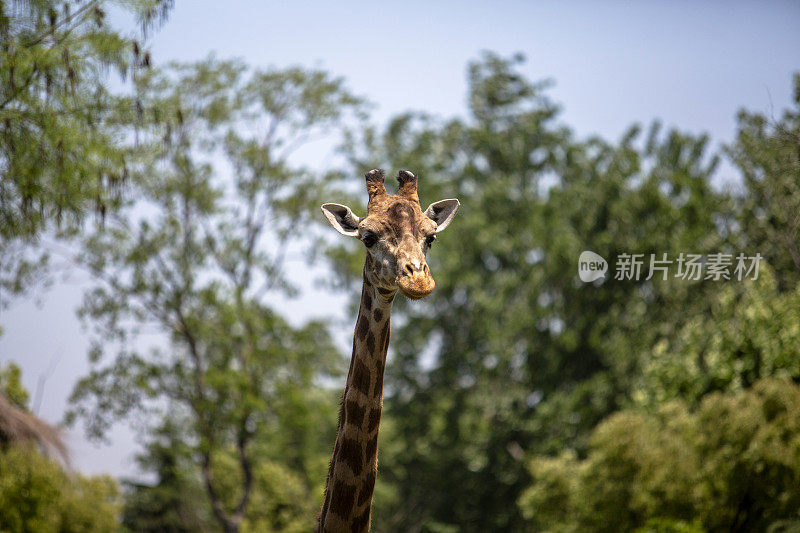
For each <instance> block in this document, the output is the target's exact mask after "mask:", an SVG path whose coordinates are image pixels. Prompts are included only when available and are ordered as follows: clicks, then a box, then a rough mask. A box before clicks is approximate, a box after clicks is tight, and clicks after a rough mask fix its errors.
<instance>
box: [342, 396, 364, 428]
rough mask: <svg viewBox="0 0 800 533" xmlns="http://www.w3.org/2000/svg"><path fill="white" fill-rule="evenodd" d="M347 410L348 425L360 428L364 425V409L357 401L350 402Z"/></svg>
mask: <svg viewBox="0 0 800 533" xmlns="http://www.w3.org/2000/svg"><path fill="white" fill-rule="evenodd" d="M345 409H346V413H347V423H348V424H352V425H354V426H356V427H359V428H360V427H361V426H362V425H363V424H364V408H363V407H361V406H360V405H358V403H356V402H355V401H353V400H350V401H349V402H347V406H346V407H345Z"/></svg>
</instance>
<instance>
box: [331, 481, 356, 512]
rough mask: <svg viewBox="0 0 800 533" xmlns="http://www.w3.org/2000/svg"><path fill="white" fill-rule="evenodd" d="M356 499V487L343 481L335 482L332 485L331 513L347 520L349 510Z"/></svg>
mask: <svg viewBox="0 0 800 533" xmlns="http://www.w3.org/2000/svg"><path fill="white" fill-rule="evenodd" d="M355 499H356V487H355V486H354V485H350V484H349V483H345V482H344V481H341V480H339V481H336V483H334V485H333V497H332V498H331V508H330V509H331V511H332V512H334V513H336V514H337V515H339V516H341V517H342V518H344V519H347V517H348V515H349V514H350V509H352V508H353V502H355Z"/></svg>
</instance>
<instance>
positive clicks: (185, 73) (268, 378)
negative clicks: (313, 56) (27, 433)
mask: <svg viewBox="0 0 800 533" xmlns="http://www.w3.org/2000/svg"><path fill="white" fill-rule="evenodd" d="M136 83H137V98H138V99H139V100H140V101H141V102H142V105H143V106H144V107H145V108H146V109H152V110H154V112H157V113H156V114H157V115H158V116H155V117H153V119H152V121H149V122H147V123H146V124H145V125H144V126H141V125H140V127H139V130H138V133H137V134H138V136H139V138H138V145H137V146H138V148H137V150H136V152H135V155H136V158H135V159H131V169H132V172H133V173H134V176H135V179H134V180H132V182H133V183H135V184H136V187H135V189H134V190H132V192H131V196H130V198H131V199H132V201H131V202H129V203H127V204H126V205H125V206H124V207H123V208H122V209H120V210H119V211H118V212H116V213H111V214H109V215H108V217H107V219H106V221H105V223H104V224H98V225H97V226H96V227H95V229H94V231H93V232H91V233H90V234H88V235H87V236H86V237H85V239H84V243H85V248H84V253H83V255H82V258H81V260H82V262H83V263H84V264H86V265H88V266H89V268H90V269H91V270H92V271H93V273H94V274H95V276H96V277H97V279H98V280H99V283H98V285H97V286H96V287H95V288H94V289H93V290H91V291H90V292H88V293H87V294H86V298H85V302H84V306H83V308H82V310H81V313H82V314H83V316H84V317H85V318H86V319H88V320H91V321H92V323H93V324H95V326H96V331H97V334H98V337H97V341H96V342H95V345H94V348H93V349H92V351H91V353H90V359H91V362H92V371H91V373H90V374H89V376H87V377H86V378H84V379H83V380H81V381H80V382H79V383H78V385H77V387H76V388H75V391H74V394H73V396H72V406H73V407H72V411H71V413H70V418H71V419H73V420H74V419H75V418H77V417H80V418H82V419H83V420H84V422H85V423H86V427H87V429H88V431H89V433H90V434H91V435H93V436H95V437H102V436H103V435H104V434H105V432H106V431H107V429H108V428H109V426H110V425H111V424H112V423H115V422H116V421H118V420H120V419H123V418H128V419H129V420H131V421H136V420H137V419H139V418H140V417H147V419H148V420H151V421H153V422H152V423H150V424H148V425H146V427H145V429H148V428H149V429H151V430H153V429H155V428H157V427H159V426H160V424H161V423H162V422H163V421H164V420H165V416H167V412H168V413H169V417H170V418H171V424H172V425H171V426H170V427H171V431H172V432H173V433H174V435H173V436H171V437H170V441H169V442H171V443H172V444H170V445H169V446H174V445H175V443H176V442H178V441H182V442H184V443H186V446H187V450H186V451H185V452H181V457H184V459H182V460H181V462H180V464H181V465H183V466H185V467H187V468H191V469H192V471H191V472H186V473H185V474H184V476H183V477H181V478H177V477H175V476H171V475H170V469H171V468H173V466H170V464H171V463H169V462H165V461H166V460H167V459H168V458H169V457H163V460H162V459H159V457H162V456H163V455H164V453H166V452H165V451H164V450H162V448H161V447H159V446H156V445H155V444H153V446H155V447H152V448H151V453H152V454H155V455H154V457H153V458H152V459H153V460H155V461H156V462H155V464H154V465H153V469H154V470H155V472H156V473H157V475H158V476H159V482H158V484H157V485H156V486H155V487H153V488H152V490H148V489H145V488H141V490H139V489H137V490H135V491H134V492H133V497H134V498H135V501H132V502H130V504H131V505H129V507H128V508H127V510H126V523H128V524H130V525H131V527H139V526H138V525H135V524H138V523H139V522H138V520H139V518H138V516H137V515H138V514H142V515H143V516H144V517H145V518H144V519H145V520H150V519H151V518H153V517H154V518H153V519H154V520H155V522H153V523H154V524H156V525H153V526H146V527H149V528H151V529H158V528H159V527H171V528H173V529H174V530H181V528H184V529H192V528H194V527H195V525H194V524H193V522H192V521H188V522H187V521H182V519H181V518H180V516H178V515H176V514H175V513H170V514H168V515H165V516H164V518H163V520H164V523H163V524H162V525H159V524H161V523H160V522H158V515H159V512H160V511H159V509H160V508H162V506H163V505H164V502H161V501H158V498H159V496H158V494H160V493H161V492H165V493H168V494H171V495H172V496H171V497H172V498H178V501H181V502H184V501H185V500H184V499H183V498H185V495H182V494H179V492H180V491H181V487H183V486H184V485H186V484H189V485H186V486H190V485H191V483H197V482H200V483H201V485H200V486H202V488H203V490H204V492H205V496H206V498H207V503H208V506H209V509H210V510H211V512H212V515H213V517H214V519H215V520H216V521H217V522H218V524H217V527H219V526H222V527H223V529H225V530H226V531H236V530H239V529H240V528H247V527H251V528H255V529H262V528H264V527H266V526H265V524H266V523H267V522H269V523H270V524H271V526H270V527H272V528H275V530H276V531H277V530H280V531H295V530H297V528H298V527H299V526H298V524H299V523H300V519H299V518H298V517H299V516H302V517H303V520H304V521H305V523H306V524H308V523H311V522H312V521H313V512H312V511H311V510H310V508H309V507H308V505H307V504H306V503H305V502H312V501H315V500H316V499H317V498H316V496H317V494H321V492H322V487H321V483H322V481H323V480H324V470H325V469H324V462H323V461H321V460H320V457H321V456H322V455H327V453H329V447H330V441H332V434H333V432H334V431H335V428H334V424H335V411H334V405H333V402H330V398H329V397H328V395H327V394H324V393H322V392H321V391H320V390H318V385H317V380H319V379H320V378H321V377H324V376H329V375H335V374H336V373H337V372H338V371H339V367H340V366H341V365H340V364H339V363H340V359H339V353H338V351H337V350H336V349H335V347H334V346H333V344H332V342H331V340H330V337H329V335H328V332H327V329H326V325H325V324H323V323H321V322H317V321H314V322H309V323H306V324H303V325H300V326H294V325H292V324H289V323H288V322H287V321H286V320H285V319H284V318H283V317H282V316H281V314H280V310H279V309H276V307H275V306H274V305H271V304H270V303H268V302H269V297H270V296H271V295H274V294H277V293H283V294H292V293H293V292H294V288H293V287H292V286H291V285H290V284H289V282H288V281H287V278H286V275H285V261H284V259H285V257H286V254H287V251H293V252H295V251H298V250H300V249H301V246H302V245H303V244H305V243H307V242H308V240H307V239H306V238H305V233H306V232H305V230H304V228H303V227H301V225H302V224H304V223H305V222H306V221H307V220H308V217H309V209H310V206H314V205H318V203H319V202H318V201H317V196H318V194H319V191H320V189H321V187H322V185H321V179H320V176H318V175H317V174H315V173H313V172H311V171H309V170H308V169H306V168H303V167H300V166H297V165H295V164H294V163H293V162H292V160H290V156H291V154H292V153H293V152H294V151H295V150H296V149H298V148H299V147H301V146H302V145H303V144H304V143H305V142H306V141H307V140H308V139H310V138H313V137H316V136H318V135H321V134H323V133H332V132H334V131H335V130H336V129H337V128H339V127H340V125H341V123H342V121H343V120H345V118H346V117H347V116H350V115H352V114H355V113H358V112H359V110H360V101H359V100H358V99H357V98H355V97H354V96H352V95H351V94H350V93H349V92H348V91H347V90H346V89H345V88H344V87H343V83H342V81H341V80H340V79H337V78H332V77H331V76H329V75H328V74H326V73H324V72H320V71H304V70H301V69H296V68H295V69H289V70H286V71H274V70H272V71H256V72H251V71H249V70H248V69H246V68H245V67H244V66H243V65H242V64H240V63H238V62H232V61H230V62H221V61H216V60H214V59H213V58H212V59H209V60H207V61H204V62H201V63H197V64H193V65H174V66H172V67H171V68H170V69H168V70H165V71H157V70H152V71H150V72H148V73H146V74H143V75H142V76H140V77H138V78H137V80H136ZM132 120H133V121H134V122H136V123H139V122H137V121H139V118H137V117H132ZM295 253H296V252H295ZM142 327H146V328H149V329H150V331H154V332H157V333H160V334H161V335H162V336H163V338H164V340H165V341H166V342H165V343H164V344H165V345H166V349H156V350H153V351H152V352H150V353H147V352H146V350H143V349H142V348H141V345H140V344H138V343H136V342H134V341H133V339H135V338H137V335H136V334H137V333H138V330H139V329H140V328H142ZM114 348H118V351H117V355H116V357H113V358H110V357H109V356H108V355H107V352H108V351H110V350H112V349H114ZM165 401H167V402H169V403H168V408H167V409H166V410H165V409H164V407H165V405H164V402H165ZM325 436H330V441H328V440H327V439H326V440H325V441H324V444H323V441H322V440H321V439H322V438H323V437H325ZM323 446H324V447H323ZM323 450H324V452H323ZM170 453H174V450H172V451H170ZM312 479H313V482H312V481H311V480H312ZM317 480H319V482H318V481H317ZM318 483H319V484H318ZM312 488H313V489H318V493H315V494H313V495H312V494H311V493H310V490H311V489H312ZM159 491H160V492H159ZM300 495H302V497H301V496H300ZM256 502H258V505H259V506H260V509H256V508H255V504H256ZM299 502H303V503H302V504H301V503H299ZM187 505H188V503H187ZM191 505H196V502H191ZM180 508H181V507H180V506H177V509H180ZM176 512H177V511H176ZM259 513H261V514H259ZM147 516H150V517H151V518H147ZM248 524H249V525H248ZM134 525H135V526H134ZM206 525H207V524H206Z"/></svg>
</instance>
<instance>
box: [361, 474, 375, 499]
mask: <svg viewBox="0 0 800 533" xmlns="http://www.w3.org/2000/svg"><path fill="white" fill-rule="evenodd" d="M374 491H375V471H374V470H370V471H369V472H368V473H367V475H366V477H365V478H364V484H363V485H362V486H361V493H360V494H359V495H358V505H359V506H361V505H364V504H365V503H367V502H368V501H371V500H372V493H373V492H374Z"/></svg>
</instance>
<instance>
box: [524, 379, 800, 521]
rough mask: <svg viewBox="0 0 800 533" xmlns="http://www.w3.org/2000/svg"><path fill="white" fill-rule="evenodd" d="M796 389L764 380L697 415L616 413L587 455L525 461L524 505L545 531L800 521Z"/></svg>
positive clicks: (705, 404)
mask: <svg viewBox="0 0 800 533" xmlns="http://www.w3.org/2000/svg"><path fill="white" fill-rule="evenodd" d="M798 408H800V387H798V385H796V384H794V383H792V382H791V381H788V380H781V379H774V378H767V379H763V380H760V381H758V382H757V383H755V384H754V385H753V387H752V388H750V389H748V390H745V391H737V392H731V393H712V394H710V395H707V396H706V397H705V398H703V400H701V402H700V404H699V406H698V407H697V409H696V410H692V409H691V408H690V407H689V406H688V405H687V404H686V403H685V402H683V401H681V400H673V401H670V402H666V403H664V404H663V405H661V406H660V407H659V409H658V411H656V412H653V413H649V414H648V413H644V412H639V411H621V412H618V413H616V414H614V415H612V416H611V417H609V418H608V419H606V420H605V421H603V422H602V423H601V424H600V425H599V426H598V427H597V428H596V429H595V430H594V432H593V434H592V439H591V444H590V448H589V452H588V455H587V457H586V459H583V460H581V459H579V458H578V457H577V456H576V455H575V454H574V453H571V452H563V453H562V454H561V455H560V456H558V457H536V458H534V459H533V460H532V461H531V463H530V472H531V476H532V478H533V483H532V485H531V487H530V488H529V489H527V490H526V491H525V492H524V493H523V495H522V496H521V498H520V499H519V504H520V507H521V508H522V510H523V513H524V514H525V516H526V518H528V519H529V520H530V522H531V524H532V525H533V527H534V528H536V530H541V531H586V530H591V531H632V530H637V531H764V530H766V529H767V528H768V526H770V525H771V524H774V523H777V522H778V521H781V520H797V519H798V518H800V515H799V514H798V509H800V489H798V487H800V424H798V421H797V417H796V416H794V413H796V412H797V409H798Z"/></svg>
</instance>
